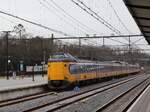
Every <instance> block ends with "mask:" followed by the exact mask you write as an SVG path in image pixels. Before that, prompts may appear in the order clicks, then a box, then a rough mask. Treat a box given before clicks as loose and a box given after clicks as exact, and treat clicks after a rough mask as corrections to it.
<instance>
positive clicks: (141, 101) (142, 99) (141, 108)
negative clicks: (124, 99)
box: [127, 85, 150, 112]
mask: <svg viewBox="0 0 150 112" xmlns="http://www.w3.org/2000/svg"><path fill="white" fill-rule="evenodd" d="M127 112H150V85H149V86H148V87H147V88H146V89H145V91H144V92H143V93H142V94H141V95H140V96H139V97H138V99H137V100H136V101H135V102H134V103H133V105H132V106H131V107H130V108H129V110H128V111H127Z"/></svg>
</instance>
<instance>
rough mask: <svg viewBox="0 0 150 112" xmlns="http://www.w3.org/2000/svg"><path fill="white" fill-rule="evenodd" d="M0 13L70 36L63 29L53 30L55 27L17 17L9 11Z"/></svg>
mask: <svg viewBox="0 0 150 112" xmlns="http://www.w3.org/2000/svg"><path fill="white" fill-rule="evenodd" d="M0 13H2V14H5V15H7V16H11V17H13V18H16V19H19V20H22V21H25V22H27V23H30V24H33V25H36V26H39V27H42V28H45V29H47V30H50V31H52V32H55V33H58V34H62V35H64V36H71V35H70V34H67V33H65V32H63V31H59V30H55V29H53V28H50V27H47V26H45V25H42V24H39V23H36V22H33V21H30V20H27V19H24V18H22V17H19V16H15V15H13V14H10V13H6V12H4V11H0Z"/></svg>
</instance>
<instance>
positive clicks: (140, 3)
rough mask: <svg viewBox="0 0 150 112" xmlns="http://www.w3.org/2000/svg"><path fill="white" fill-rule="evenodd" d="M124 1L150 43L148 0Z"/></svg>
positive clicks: (149, 4)
mask: <svg viewBox="0 0 150 112" xmlns="http://www.w3.org/2000/svg"><path fill="white" fill-rule="evenodd" d="M124 2H125V4H126V6H127V7H128V9H129V11H130V13H131V14H132V16H133V18H134V19H135V21H136V23H137V25H138V26H139V28H140V30H141V32H142V33H143V35H144V37H145V39H146V40H147V42H148V43H149V44H150V0H124Z"/></svg>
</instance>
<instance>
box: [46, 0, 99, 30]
mask: <svg viewBox="0 0 150 112" xmlns="http://www.w3.org/2000/svg"><path fill="white" fill-rule="evenodd" d="M44 1H46V0H44ZM50 2H51V3H53V4H54V5H55V6H56V7H57V8H58V9H60V10H61V11H62V12H63V13H64V14H66V15H67V16H68V17H70V20H73V21H74V22H76V23H77V24H78V25H79V26H80V27H82V28H83V29H85V30H86V31H93V32H97V31H95V30H94V29H92V28H90V27H89V26H87V25H85V24H83V23H82V22H81V21H79V20H78V19H76V18H75V17H73V16H72V15H70V14H69V13H68V12H67V11H65V10H64V9H63V8H62V7H61V6H59V5H58V4H57V3H56V2H54V0H50Z"/></svg>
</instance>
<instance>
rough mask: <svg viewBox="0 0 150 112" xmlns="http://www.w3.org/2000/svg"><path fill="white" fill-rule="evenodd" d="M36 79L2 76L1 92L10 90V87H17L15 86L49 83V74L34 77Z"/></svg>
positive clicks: (0, 79) (0, 81)
mask: <svg viewBox="0 0 150 112" xmlns="http://www.w3.org/2000/svg"><path fill="white" fill-rule="evenodd" d="M34 79H35V81H33V80H32V77H24V78H22V77H16V79H13V78H12V77H10V78H9V80H7V79H6V77H4V78H0V92H1V91H5V90H9V89H15V88H23V87H29V86H34V85H35V86H36V85H42V84H46V83H47V76H46V75H45V76H44V77H42V76H41V75H38V76H35V77H34Z"/></svg>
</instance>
